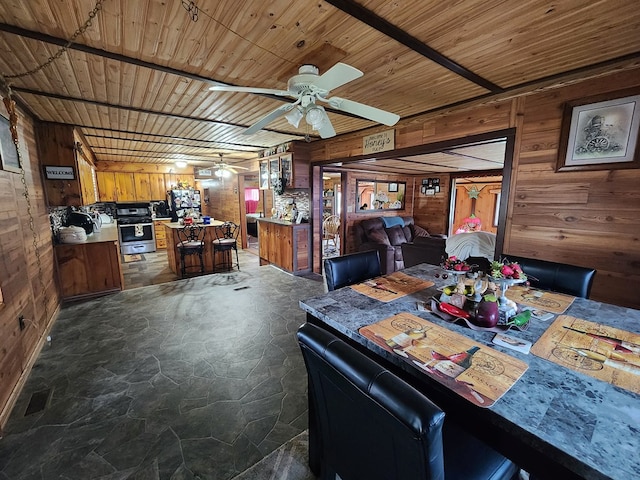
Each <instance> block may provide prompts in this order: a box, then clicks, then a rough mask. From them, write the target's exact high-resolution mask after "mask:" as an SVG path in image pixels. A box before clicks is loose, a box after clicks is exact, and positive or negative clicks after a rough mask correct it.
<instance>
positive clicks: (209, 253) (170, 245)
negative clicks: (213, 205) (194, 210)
mask: <svg viewBox="0 0 640 480" xmlns="http://www.w3.org/2000/svg"><path fill="white" fill-rule="evenodd" d="M223 223H224V222H221V221H219V220H212V221H211V223H210V224H207V225H204V224H201V223H198V225H199V226H201V227H204V229H205V232H204V255H203V256H204V273H213V245H212V242H213V241H214V240H215V239H216V231H215V227H218V226H220V225H222V224H223ZM163 226H164V229H165V232H166V239H167V258H168V260H169V268H170V269H171V271H172V272H173V273H175V274H176V275H178V276H181V274H182V272H181V267H180V251H179V250H178V247H177V245H178V243H180V239H179V238H178V231H179V230H181V229H182V228H184V225H181V224H180V223H178V222H170V223H164V224H163ZM221 261H222V259H220V258H217V259H216V262H217V263H219V262H221ZM185 264H186V266H187V272H189V273H191V272H192V273H200V258H199V257H198V256H197V255H187V256H186V257H185Z"/></svg>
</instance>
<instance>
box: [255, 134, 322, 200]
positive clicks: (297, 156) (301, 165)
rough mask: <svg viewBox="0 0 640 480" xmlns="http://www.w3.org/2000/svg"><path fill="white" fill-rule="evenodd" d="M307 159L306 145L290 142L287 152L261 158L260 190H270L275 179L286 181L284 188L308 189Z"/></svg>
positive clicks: (307, 150)
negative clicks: (266, 179)
mask: <svg viewBox="0 0 640 480" xmlns="http://www.w3.org/2000/svg"><path fill="white" fill-rule="evenodd" d="M309 159H310V153H309V147H308V145H306V144H303V143H299V142H292V143H291V145H290V147H289V150H288V151H287V152H284V153H277V154H275V155H269V156H265V157H263V159H262V160H261V161H260V188H261V189H263V190H264V189H267V188H269V189H272V188H273V181H274V180H275V179H277V178H284V179H286V181H287V183H286V188H309ZM265 178H268V181H265Z"/></svg>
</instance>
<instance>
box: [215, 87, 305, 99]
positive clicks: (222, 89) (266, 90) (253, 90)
mask: <svg viewBox="0 0 640 480" xmlns="http://www.w3.org/2000/svg"><path fill="white" fill-rule="evenodd" d="M209 90H212V91H214V92H244V93H266V94H270V95H278V96H279V97H295V94H292V93H291V92H289V91H287V90H276V89H273V88H254V87H234V86H233V85H214V86H213V87H209Z"/></svg>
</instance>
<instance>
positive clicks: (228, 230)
mask: <svg viewBox="0 0 640 480" xmlns="http://www.w3.org/2000/svg"><path fill="white" fill-rule="evenodd" d="M214 228H215V233H216V238H215V240H213V271H214V273H215V272H216V254H217V253H221V254H222V257H223V259H224V261H223V268H224V269H225V271H229V270H232V269H233V267H234V264H233V257H232V255H231V251H232V250H233V251H235V252H236V263H235V266H237V267H238V270H240V260H239V259H238V235H239V234H240V226H239V225H236V224H235V223H233V222H224V223H223V224H222V225H219V226H217V227H214Z"/></svg>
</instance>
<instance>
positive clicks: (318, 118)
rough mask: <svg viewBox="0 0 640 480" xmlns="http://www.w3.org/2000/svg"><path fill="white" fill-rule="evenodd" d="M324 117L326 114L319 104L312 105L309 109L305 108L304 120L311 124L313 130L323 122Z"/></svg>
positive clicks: (318, 127)
mask: <svg viewBox="0 0 640 480" xmlns="http://www.w3.org/2000/svg"><path fill="white" fill-rule="evenodd" d="M325 118H326V114H325V112H324V108H322V107H321V106H319V105H314V106H313V107H311V108H310V109H309V110H307V115H306V117H305V120H306V121H307V123H308V124H309V125H311V128H313V129H314V130H319V129H320V128H321V127H322V125H323V124H324V121H325Z"/></svg>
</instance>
